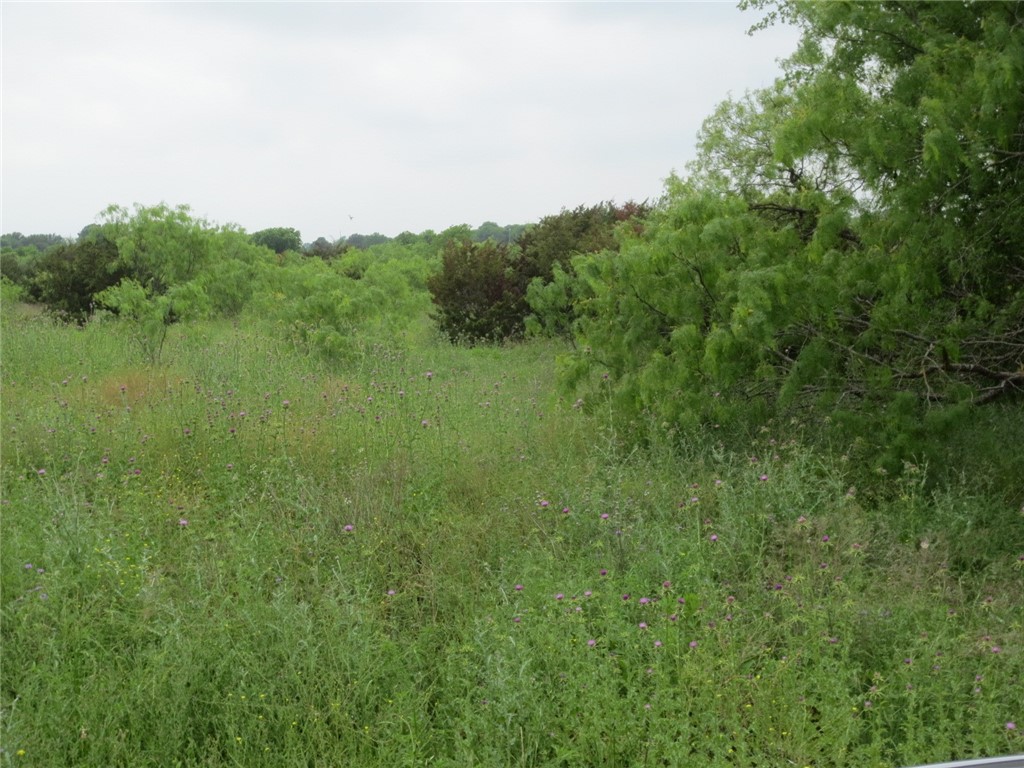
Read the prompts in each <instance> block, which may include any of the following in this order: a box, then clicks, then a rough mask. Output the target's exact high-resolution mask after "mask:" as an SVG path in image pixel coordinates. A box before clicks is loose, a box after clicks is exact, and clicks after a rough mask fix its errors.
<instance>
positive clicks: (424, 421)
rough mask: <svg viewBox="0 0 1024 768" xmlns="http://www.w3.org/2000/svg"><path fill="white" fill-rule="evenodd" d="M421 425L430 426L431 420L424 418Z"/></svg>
mask: <svg viewBox="0 0 1024 768" xmlns="http://www.w3.org/2000/svg"><path fill="white" fill-rule="evenodd" d="M420 426H421V427H429V426H430V422H429V421H428V420H427V419H424V420H423V421H421V422H420Z"/></svg>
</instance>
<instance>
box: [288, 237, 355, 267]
mask: <svg viewBox="0 0 1024 768" xmlns="http://www.w3.org/2000/svg"><path fill="white" fill-rule="evenodd" d="M349 248H350V246H349V245H348V244H347V243H346V242H345V241H344V240H338V241H337V242H333V243H332V242H331V241H330V240H328V239H327V238H326V237H318V238H317V239H316V240H314V241H313V242H312V243H310V244H309V245H308V246H306V248H305V252H306V253H308V254H309V255H310V256H316V257H318V258H321V259H324V260H325V261H330V260H331V259H334V258H337V257H338V256H341V255H342V254H343V253H345V252H346V251H348V250H349ZM292 250H295V249H292Z"/></svg>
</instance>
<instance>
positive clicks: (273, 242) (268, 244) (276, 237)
mask: <svg viewBox="0 0 1024 768" xmlns="http://www.w3.org/2000/svg"><path fill="white" fill-rule="evenodd" d="M250 238H251V239H252V242H254V243H255V244H256V245H262V246H263V247H264V248H269V249H270V250H272V251H273V252H274V253H284V252H285V251H295V252H296V253H298V252H299V251H301V250H302V235H301V234H299V230H297V229H293V228H292V227H271V228H270V229H261V230H260V231H259V232H253V233H252V235H250Z"/></svg>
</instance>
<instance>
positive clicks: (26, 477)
mask: <svg viewBox="0 0 1024 768" xmlns="http://www.w3.org/2000/svg"><path fill="white" fill-rule="evenodd" d="M120 334H121V331H120V330H119V329H118V328H117V327H116V326H111V325H104V324H95V325H89V326H86V327H85V328H84V329H81V330H76V329H69V328H65V327H60V326H55V325H52V324H50V323H48V322H47V321H46V320H45V319H42V318H38V317H33V316H29V315H17V316H16V315H15V314H13V313H8V314H6V315H5V317H4V329H3V373H2V380H3V425H2V441H3V442H2V450H3V469H2V475H0V479H2V484H3V487H2V493H0V500H2V502H3V505H2V507H0V511H2V538H0V554H2V561H0V588H2V605H3V609H2V610H3V613H2V641H3V660H2V663H3V669H2V677H3V685H2V701H0V706H2V712H0V714H2V743H0V749H2V751H0V763H2V764H4V765H18V766H58V765H75V766H112V765H131V766H168V765H181V766H231V765H246V766H257V765H267V766H293V765H294V766H298V765H302V766H312V765H346V764H347V765H367V766H372V765H381V766H397V765H403V766H404V765H409V766H412V765H447V766H456V765H460V766H461V765H488V766H542V765H543V766H548V765H565V766H577V765H606V766H615V765H622V766H637V765H690V764H696V765H709V766H719V765H721V766H726V765H731V766H789V765H799V766H804V765H813V766H848V765H858V766H898V765H909V764H915V763H923V762H929V761H939V760H949V759H959V758H966V757H971V756H977V755H995V754H1006V753H1014V752H1021V751H1024V746H1022V742H1021V736H1020V730H1018V729H1017V728H1016V727H1014V726H1016V725H1017V724H1020V725H1021V727H1024V722H1022V720H1024V713H1022V711H1021V697H1020V695H1019V690H1020V687H1021V680H1022V674H1024V661H1022V651H1024V643H1022V632H1024V628H1022V616H1024V612H1022V608H1024V605H1022V603H1024V597H1022V596H1024V589H1021V586H1022V579H1024V559H1022V557H1024V530H1022V529H1024V521H1022V519H1021V512H1020V510H1018V509H1015V508H1012V507H1008V506H1007V504H1006V502H1005V500H1004V499H1002V498H1000V497H997V496H992V495H989V494H988V493H987V492H986V489H985V487H984V486H982V485H980V484H979V485H978V486H975V487H972V485H971V484H970V483H968V482H964V483H963V484H961V485H959V486H955V487H951V488H948V489H943V490H939V491H934V490H932V489H927V490H926V489H925V488H924V487H923V485H921V484H918V483H915V481H914V476H913V475H911V476H910V477H909V479H908V480H906V481H904V482H903V484H902V485H901V486H898V487H895V491H894V492H893V493H891V494H889V495H890V496H891V498H890V499H889V500H886V501H884V502H883V501H877V500H876V499H874V498H872V499H871V500H870V501H868V497H870V496H871V495H870V494H866V493H864V492H862V491H859V490H856V489H853V490H851V489H850V487H849V483H848V481H847V473H846V470H845V467H844V465H843V463H842V461H841V460H839V459H832V458H830V457H825V456H822V455H818V454H815V453H813V452H811V451H810V450H808V449H807V448H805V447H804V446H803V445H801V444H800V443H799V442H796V441H794V440H793V439H792V438H791V436H787V435H785V434H777V435H768V434H765V435H762V436H761V438H760V439H759V440H758V441H757V442H756V443H754V444H752V445H751V446H749V450H747V451H744V452H743V453H742V454H731V453H727V452H725V451H723V450H717V451H716V450H711V449H708V450H704V449H703V448H698V447H694V448H693V449H692V450H691V451H689V452H688V453H687V454H686V455H680V454H679V453H674V452H671V451H669V450H668V449H657V450H650V451H646V452H633V453H629V454H624V453H623V452H622V451H621V450H619V449H618V448H617V444H616V441H615V435H614V434H611V433H610V432H609V427H608V426H607V423H608V421H607V419H603V418H602V416H601V414H600V412H599V409H598V410H597V412H594V413H591V412H588V410H587V409H585V408H578V407H574V404H573V402H571V400H568V399H564V398H561V397H560V396H559V395H558V393H557V391H556V388H555V386H554V381H553V378H554V373H553V372H554V369H555V362H554V360H555V356H556V354H557V353H558V351H559V350H558V348H557V347H555V346H551V345H548V344H544V343H532V344H526V345H520V346H515V347H509V348H503V349H492V348H477V349H463V348H454V347H449V346H446V345H441V344H424V345H421V346H419V347H418V348H417V349H416V350H415V351H408V350H402V349H401V348H397V347H394V346H387V345H378V346H376V347H374V346H373V345H365V346H363V347H361V350H362V351H361V353H360V354H359V355H357V356H355V357H353V358H351V359H350V360H348V361H347V362H346V364H345V365H343V366H341V365H339V366H334V367H330V366H327V365H326V364H324V363H323V362H322V361H319V360H317V359H316V358H311V357H308V356H306V355H304V354H303V353H302V352H301V351H300V350H296V349H295V348H293V347H291V346H289V345H288V344H285V343H283V342H280V341H278V340H277V339H276V337H275V335H274V334H273V333H272V332H270V331H268V330H267V329H264V328H260V327H252V328H241V327H236V326H233V325H231V324H229V323H223V324H211V325H195V326H187V327H183V326H176V327H174V328H173V329H172V334H171V336H170V337H169V339H168V341H167V347H166V349H165V353H164V365H163V366H162V367H160V368H152V367H147V366H144V365H140V364H139V363H138V362H137V359H136V357H134V353H133V350H132V348H131V347H130V345H129V344H128V342H127V339H126V338H125V337H123V336H121V335H120ZM862 499H864V500H863V501H862Z"/></svg>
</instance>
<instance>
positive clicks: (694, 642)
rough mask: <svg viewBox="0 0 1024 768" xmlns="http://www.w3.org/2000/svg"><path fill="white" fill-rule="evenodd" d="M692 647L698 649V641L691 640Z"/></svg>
mask: <svg viewBox="0 0 1024 768" xmlns="http://www.w3.org/2000/svg"><path fill="white" fill-rule="evenodd" d="M690 647H691V648H696V647H697V641H696V640H691V641H690Z"/></svg>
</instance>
